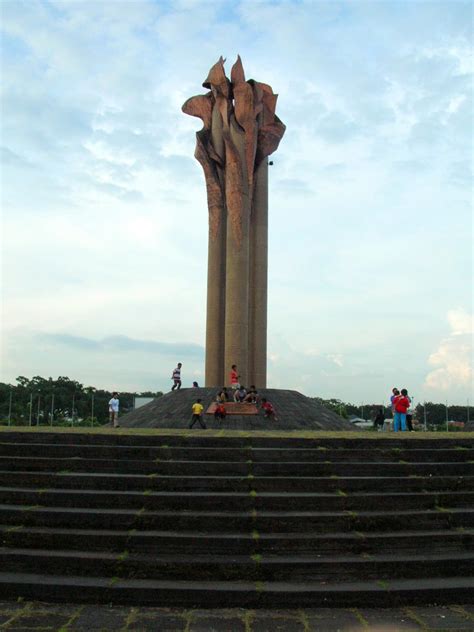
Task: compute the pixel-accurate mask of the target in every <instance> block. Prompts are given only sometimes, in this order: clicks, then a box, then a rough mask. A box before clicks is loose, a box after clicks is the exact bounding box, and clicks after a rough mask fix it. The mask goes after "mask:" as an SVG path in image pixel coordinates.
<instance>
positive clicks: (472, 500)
mask: <svg viewBox="0 0 474 632" xmlns="http://www.w3.org/2000/svg"><path fill="white" fill-rule="evenodd" d="M0 503H3V504H19V505H43V506H46V507H86V508H104V509H111V508H116V507H118V508H123V507H127V508H128V509H142V508H144V509H146V510H150V511H157V510H164V509H166V510H170V509H175V510H177V511H187V510H191V511H192V510H194V511H196V510H210V511H213V510H215V511H252V510H253V509H256V510H257V511H260V510H262V511H284V510H290V511H326V512H327V511H368V510H376V509H379V510H380V509H382V508H387V509H390V510H392V511H394V510H398V509H400V510H406V509H413V508H417V509H432V508H436V507H444V508H450V507H474V492H468V491H449V492H438V491H436V492H428V491H422V492H383V493H374V492H350V493H346V492H343V491H342V490H338V491H335V492H330V493H321V492H319V493H313V492H290V493H285V492H262V493H257V492H256V491H255V490H251V491H248V492H243V493H241V492H215V491H212V492H205V491H197V492H196V491H190V492H183V491H179V492H162V491H152V490H145V491H144V492H136V491H109V490H105V491H104V490H100V491H99V490H76V489H74V490H73V489H31V488H25V487H13V486H11V487H0Z"/></svg>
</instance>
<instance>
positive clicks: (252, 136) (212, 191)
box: [182, 56, 285, 245]
mask: <svg viewBox="0 0 474 632" xmlns="http://www.w3.org/2000/svg"><path fill="white" fill-rule="evenodd" d="M224 62H225V59H223V58H222V57H220V59H219V61H218V62H217V63H216V64H214V66H212V68H211V69H210V71H209V74H208V76H207V78H206V80H205V81H204V82H203V84H202V85H203V86H204V87H205V88H208V89H209V92H207V93H206V94H205V95H197V96H194V97H191V98H190V99H188V100H187V101H186V102H185V103H184V105H183V107H182V110H183V112H184V113H185V114H189V115H191V116H197V117H199V118H200V119H201V120H202V122H203V125H204V127H203V129H202V130H200V131H199V132H197V133H196V151H195V157H196V158H197V160H198V161H199V162H200V163H201V165H202V167H203V170H204V175H205V178H206V185H207V197H208V208H209V223H210V237H211V239H215V237H216V235H217V231H218V228H219V224H220V221H221V218H222V216H223V213H224V209H227V216H228V218H229V220H230V222H231V226H232V229H233V235H234V238H235V240H236V243H237V245H238V244H240V242H241V239H242V229H241V226H242V213H243V212H244V211H243V209H244V204H243V198H244V196H248V202H249V203H248V205H247V206H248V208H249V209H250V212H251V208H252V196H253V188H254V175H255V172H256V171H257V169H258V167H259V165H260V164H261V163H262V161H263V160H264V159H265V158H266V157H267V156H269V155H270V154H271V153H273V152H274V151H275V150H276V149H277V147H278V145H279V143H280V140H281V138H282V136H283V134H284V132H285V126H284V125H283V123H282V122H281V121H280V119H279V118H278V117H277V116H276V114H275V108H276V102H277V95H276V94H273V90H272V89H271V87H270V86H269V85H267V84H265V83H260V82H258V81H254V80H253V79H250V80H248V81H246V79H245V72H244V68H243V66H242V61H241V59H240V56H237V61H236V62H235V64H234V65H233V66H232V69H231V73H230V80H229V79H228V77H226V74H225V70H224Z"/></svg>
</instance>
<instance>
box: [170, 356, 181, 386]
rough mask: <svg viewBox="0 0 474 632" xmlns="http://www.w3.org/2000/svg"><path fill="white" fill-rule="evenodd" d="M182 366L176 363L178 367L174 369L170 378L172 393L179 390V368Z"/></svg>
mask: <svg viewBox="0 0 474 632" xmlns="http://www.w3.org/2000/svg"><path fill="white" fill-rule="evenodd" d="M182 366H183V365H182V364H181V362H178V366H177V367H176V368H175V369H174V371H173V374H172V376H171V379H172V380H173V382H174V383H173V387H172V388H171V390H172V391H174V389H175V388H177V389H178V391H179V389H180V388H181V367H182Z"/></svg>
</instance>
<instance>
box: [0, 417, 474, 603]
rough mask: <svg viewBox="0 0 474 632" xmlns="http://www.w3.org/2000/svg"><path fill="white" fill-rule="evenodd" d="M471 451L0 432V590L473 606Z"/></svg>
mask: <svg viewBox="0 0 474 632" xmlns="http://www.w3.org/2000/svg"><path fill="white" fill-rule="evenodd" d="M473 500H474V437H473V436H472V435H466V434H465V435H463V436H460V435H459V434H457V435H456V436H455V437H453V438H449V437H448V438H439V437H437V438H436V437H432V436H427V435H425V436H422V437H419V436H407V435H404V436H400V435H398V436H397V435H392V436H381V435H380V434H376V433H374V434H373V435H372V436H370V435H365V436H363V437H362V436H361V435H359V434H356V433H347V434H344V433H333V434H331V433H328V434H325V433H321V432H318V433H316V432H315V433H310V432H308V433H300V436H299V437H298V436H295V435H293V436H285V434H284V433H280V434H278V433H277V432H274V433H263V432H260V433H259V432H256V431H252V432H243V431H241V432H237V433H232V432H229V431H222V430H221V431H201V430H198V431H179V430H176V431H174V432H171V431H169V430H155V431H147V430H140V431H137V430H135V431H134V430H123V429H119V430H118V431H114V430H112V429H109V430H108V431H107V430H105V431H104V430H102V431H99V432H90V433H86V432H81V431H76V432H71V431H69V432H68V431H65V432H54V431H51V432H45V431H43V432H38V431H24V432H18V431H14V430H10V431H8V430H3V431H1V432H0V532H1V541H2V547H1V548H0V594H2V595H3V596H4V598H8V599H11V600H17V599H18V598H19V597H22V598H24V599H27V600H35V601H37V600H43V601H62V602H76V603H93V604H100V603H102V604H117V605H119V604H125V605H126V604H129V605H133V606H163V607H180V608H184V607H186V608H232V607H235V608H245V609H260V608H287V609H288V608H290V609H291V608H321V607H351V608H352V607H357V608H364V607H365V608H367V607H371V608H372V607H398V606H400V605H404V606H407V605H413V604H418V605H421V604H431V603H436V604H438V605H440V604H449V603H465V604H468V603H473V601H474V590H473V589H474V578H473V568H474V503H473Z"/></svg>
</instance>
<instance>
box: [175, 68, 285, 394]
mask: <svg viewBox="0 0 474 632" xmlns="http://www.w3.org/2000/svg"><path fill="white" fill-rule="evenodd" d="M224 61H225V60H224V59H223V58H222V57H221V58H220V59H219V61H218V62H217V63H216V64H214V66H213V67H212V68H211V69H210V71H209V74H208V77H207V79H206V81H205V82H204V83H203V86H204V87H205V88H208V89H209V90H210V91H209V92H208V93H207V94H204V95H197V96H195V97H191V98H190V99H188V100H187V101H186V102H185V103H184V104H183V108H182V109H183V112H184V113H186V114H189V115H190V116H197V117H199V118H200V119H201V120H202V122H203V128H202V129H201V130H200V131H198V132H197V133H196V152H195V157H196V158H197V160H198V161H199V162H200V163H201V166H202V167H203V170H204V177H205V179H206V189H207V201H208V210H209V263H208V294H207V324H206V378H205V383H206V386H219V385H221V384H223V383H225V382H226V379H227V377H228V373H229V371H230V368H231V366H232V365H233V364H236V365H237V366H238V370H239V373H240V376H241V380H242V381H243V382H244V383H245V384H255V385H256V386H257V387H258V388H264V387H266V346H267V265H268V264H267V260H268V255H267V253H268V221H267V217H268V156H269V155H270V154H272V153H273V152H274V151H275V150H276V149H277V147H278V144H279V142H280V140H281V138H282V136H283V134H284V132H285V126H284V125H283V123H282V122H281V121H280V119H279V118H278V117H277V116H276V114H275V108H276V101H277V95H276V94H274V93H273V90H272V89H271V87H270V86H269V85H267V84H264V83H260V82H257V81H254V80H249V81H246V79H245V73H244V69H243V66H242V62H241V59H240V57H237V61H236V62H235V64H234V65H233V66H232V70H231V76H230V79H229V78H227V77H226V75H225V70H224ZM223 336H224V340H223Z"/></svg>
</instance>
